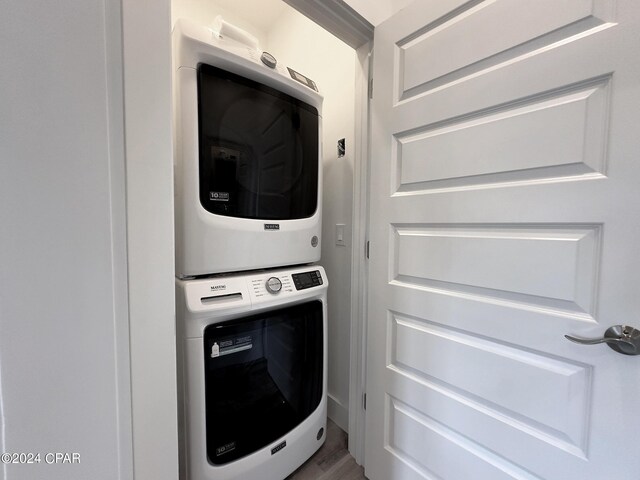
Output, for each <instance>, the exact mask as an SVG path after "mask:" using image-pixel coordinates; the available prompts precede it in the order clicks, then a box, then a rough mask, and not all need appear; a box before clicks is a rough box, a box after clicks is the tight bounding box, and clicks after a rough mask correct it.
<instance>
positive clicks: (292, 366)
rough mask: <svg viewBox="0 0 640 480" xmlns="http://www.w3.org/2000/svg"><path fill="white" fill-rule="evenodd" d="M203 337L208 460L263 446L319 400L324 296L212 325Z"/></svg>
mask: <svg viewBox="0 0 640 480" xmlns="http://www.w3.org/2000/svg"><path fill="white" fill-rule="evenodd" d="M203 340H204V351H205V358H204V364H205V384H206V386H205V394H206V399H205V402H206V430H207V433H206V437H207V456H208V460H209V462H210V463H211V464H214V465H222V464H225V463H228V462H231V461H233V460H236V459H238V458H241V457H243V456H245V455H248V454H251V453H253V452H255V451H256V450H259V449H261V448H263V447H265V446H266V445H268V444H270V443H271V442H273V441H274V440H276V439H278V438H280V437H282V436H283V435H285V434H286V433H287V432H289V431H290V430H292V429H293V428H295V427H296V426H297V425H299V424H300V423H301V422H303V421H304V420H305V419H306V418H307V417H308V416H309V415H310V414H311V413H313V411H314V410H315V409H316V408H317V407H318V405H319V404H320V400H321V397H322V387H323V382H322V378H323V371H322V369H323V328H322V303H321V302H320V301H311V302H308V303H304V304H301V305H296V306H292V307H287V308H282V309H278V310H273V311H270V312H266V313H262V314H259V315H253V316H251V317H245V318H242V319H239V320H233V321H229V322H224V323H220V324H213V325H209V326H208V327H207V328H206V329H205V332H204V339H203Z"/></svg>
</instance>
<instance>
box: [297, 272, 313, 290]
mask: <svg viewBox="0 0 640 480" xmlns="http://www.w3.org/2000/svg"><path fill="white" fill-rule="evenodd" d="M298 281H299V282H300V286H302V288H308V287H311V286H312V285H313V281H312V280H311V274H310V273H301V274H300V275H298Z"/></svg>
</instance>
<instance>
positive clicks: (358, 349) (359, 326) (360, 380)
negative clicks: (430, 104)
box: [349, 41, 373, 465]
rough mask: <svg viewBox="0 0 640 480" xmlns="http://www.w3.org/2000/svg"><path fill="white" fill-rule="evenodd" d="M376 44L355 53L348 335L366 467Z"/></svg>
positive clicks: (354, 417)
mask: <svg viewBox="0 0 640 480" xmlns="http://www.w3.org/2000/svg"><path fill="white" fill-rule="evenodd" d="M372 52H373V41H371V42H368V43H367V44H365V45H363V46H361V47H360V48H358V49H357V50H356V56H357V65H356V78H355V82H356V95H355V97H356V105H355V117H354V118H355V134H354V137H355V142H354V143H355V145H356V149H355V157H354V171H353V207H352V210H353V233H352V240H351V330H350V335H349V356H350V362H349V452H350V453H351V455H352V456H353V457H354V458H355V460H356V463H358V464H359V465H364V442H365V424H366V421H365V420H366V419H365V414H366V411H365V407H366V404H365V398H366V397H365V393H366V372H367V369H366V360H367V358H366V355H367V322H366V321H365V319H366V318H367V283H368V263H367V256H368V243H367V241H368V238H369V176H370V175H369V170H370V168H369V166H370V158H369V128H370V115H369V107H370V105H369V101H370V99H371V93H372V77H371V73H372V69H371V68H372V64H373V62H372V60H373V57H372Z"/></svg>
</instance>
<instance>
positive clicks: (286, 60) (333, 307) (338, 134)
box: [267, 9, 356, 430]
mask: <svg viewBox="0 0 640 480" xmlns="http://www.w3.org/2000/svg"><path fill="white" fill-rule="evenodd" d="M267 50H268V51H269V52H270V53H272V54H273V55H274V56H275V57H276V58H277V59H278V62H280V63H282V64H284V65H287V66H290V67H291V68H293V69H294V70H296V71H298V72H300V73H302V74H303V75H306V76H308V77H309V78H311V79H313V80H314V81H315V82H316V84H317V85H318V88H319V89H320V91H321V93H322V94H323V96H324V103H323V107H322V112H323V135H322V142H323V158H322V165H323V175H324V187H323V202H322V209H323V210H322V245H321V246H322V259H321V261H320V263H321V264H322V265H323V266H324V268H325V269H326V271H327V276H328V277H329V294H328V295H329V298H328V304H329V339H328V341H329V372H328V383H329V385H328V390H329V416H330V417H331V418H332V419H333V420H334V421H335V422H336V423H337V424H338V425H340V427H341V428H343V429H344V430H348V408H349V360H350V357H349V338H350V328H351V301H350V295H351V229H352V225H353V219H352V203H353V160H354V145H355V141H354V128H355V127H354V122H355V113H354V108H355V68H356V54H355V51H354V50H353V49H352V48H351V47H349V46H347V45H346V44H345V43H343V42H341V41H340V40H338V39H337V38H336V37H334V36H333V35H331V34H330V33H328V32H327V31H326V30H324V29H322V28H321V27H319V26H318V25H316V24H315V23H314V22H312V21H311V20H309V19H307V18H306V17H305V16H303V15H301V14H300V13H298V12H297V11H295V10H293V9H287V11H286V12H285V14H284V15H282V16H280V18H279V19H278V21H277V22H275V23H274V25H273V27H272V28H271V29H270V30H269V32H268V39H267ZM341 138H345V139H346V145H347V153H346V155H345V156H344V157H342V158H338V156H337V142H338V140H339V139H341ZM336 224H345V225H346V228H345V235H346V237H345V240H346V246H337V245H336V244H335V228H336Z"/></svg>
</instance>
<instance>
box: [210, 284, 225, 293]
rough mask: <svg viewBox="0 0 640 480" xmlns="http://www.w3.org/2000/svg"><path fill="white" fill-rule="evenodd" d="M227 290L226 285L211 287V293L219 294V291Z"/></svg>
mask: <svg viewBox="0 0 640 480" xmlns="http://www.w3.org/2000/svg"><path fill="white" fill-rule="evenodd" d="M226 288H227V286H226V285H225V284H224V283H223V284H220V285H211V291H212V292H217V291H219V290H224V289H226Z"/></svg>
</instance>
